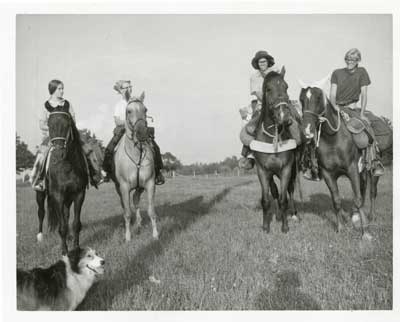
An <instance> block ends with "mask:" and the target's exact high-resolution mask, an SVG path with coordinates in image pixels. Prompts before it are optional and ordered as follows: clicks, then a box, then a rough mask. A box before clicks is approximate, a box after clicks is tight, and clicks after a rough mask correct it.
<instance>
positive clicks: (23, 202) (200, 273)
mask: <svg viewBox="0 0 400 322" xmlns="http://www.w3.org/2000/svg"><path fill="white" fill-rule="evenodd" d="M301 182H302V185H303V194H304V203H302V204H301V203H299V202H298V207H299V210H300V211H299V214H300V216H301V219H302V220H301V221H300V222H294V221H289V227H290V231H289V233H288V234H282V233H281V231H280V226H281V224H280V223H278V222H276V221H275V220H274V221H273V223H272V225H271V233H270V234H265V233H264V232H263V231H262V229H261V223H262V211H261V208H260V205H259V204H260V203H259V200H260V186H259V183H258V179H257V178H256V176H248V177H226V178H224V177H220V178H191V177H177V178H175V179H173V180H168V181H167V183H166V184H165V185H164V186H161V187H160V188H158V190H157V195H156V204H157V212H158V216H159V228H160V232H161V234H160V240H159V241H154V240H153V239H152V237H151V227H150V226H151V225H150V223H149V220H148V219H147V215H146V212H145V211H143V212H142V214H143V215H144V217H145V219H146V220H145V223H147V224H146V226H145V228H144V229H143V230H142V232H141V234H140V235H133V239H132V241H131V242H129V243H125V241H124V227H123V217H122V210H121V207H120V204H119V201H118V198H117V195H116V193H115V191H114V188H113V185H112V184H106V185H103V186H101V187H100V189H99V190H98V191H96V190H95V189H90V190H89V191H88V194H87V197H86V200H85V203H84V207H83V213H82V222H83V229H82V232H81V245H83V246H90V247H92V248H94V249H96V250H97V251H98V252H99V254H100V255H102V256H103V257H104V258H105V260H106V273H105V275H104V276H102V277H101V278H100V279H99V281H98V282H97V283H96V284H95V285H94V286H93V288H92V289H91V290H90V291H89V293H88V295H87V298H86V299H85V301H84V302H83V303H82V304H81V305H80V307H79V309H80V310H284V309H291V310H296V309H298V310H305V309H314V310H318V309H322V310H339V309H340V310H359V309H367V310H369V309H374V310H376V309H377V310H382V309H386V310H387V309H391V308H392V275H393V272H392V249H393V248H392V173H391V172H390V170H389V171H388V172H387V173H386V175H385V176H384V178H382V179H381V182H380V183H379V194H378V199H377V207H376V209H377V219H376V220H375V222H373V223H372V224H371V225H370V233H371V235H372V236H373V241H372V242H366V241H362V240H361V238H360V232H358V231H356V230H355V229H353V228H352V226H351V224H350V223H348V224H347V225H346V226H345V227H344V229H343V231H342V232H341V233H340V234H336V233H335V232H334V229H333V223H334V218H335V216H334V214H333V211H332V203H331V200H330V196H329V194H328V189H327V187H326V185H325V183H324V182H321V183H312V182H306V181H304V180H302V181H301ZM340 187H341V195H342V196H346V198H348V196H351V192H350V191H351V190H350V184H349V182H348V181H346V180H343V181H341V182H340ZM350 202H351V200H350V199H345V200H344V204H345V206H346V208H347V209H350V207H351V203H350ZM143 203H144V201H143ZM17 233H18V235H17V264H18V267H20V268H24V269H28V268H32V267H33V266H47V265H49V264H51V263H53V262H55V261H56V260H58V259H59V258H60V242H59V236H58V233H56V234H49V233H46V234H45V239H44V241H43V243H42V244H41V245H39V244H37V243H36V240H35V236H36V233H37V215H36V203H35V198H34V192H33V191H32V190H31V188H30V187H28V186H26V185H22V184H17ZM150 276H154V277H155V279H157V280H159V281H160V283H154V282H151V281H150V280H149V277H150Z"/></svg>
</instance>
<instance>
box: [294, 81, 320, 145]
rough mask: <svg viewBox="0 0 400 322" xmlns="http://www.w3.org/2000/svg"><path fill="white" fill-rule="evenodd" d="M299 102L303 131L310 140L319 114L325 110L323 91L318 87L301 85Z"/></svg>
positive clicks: (313, 134)
mask: <svg viewBox="0 0 400 322" xmlns="http://www.w3.org/2000/svg"><path fill="white" fill-rule="evenodd" d="M300 103H301V108H302V111H303V125H302V126H303V132H304V135H305V137H306V139H308V140H311V139H312V138H314V136H315V131H316V129H317V123H318V122H319V116H321V115H322V114H324V112H325V107H326V98H325V93H324V92H323V90H322V89H320V88H318V87H310V86H306V87H303V88H302V89H301V92H300Z"/></svg>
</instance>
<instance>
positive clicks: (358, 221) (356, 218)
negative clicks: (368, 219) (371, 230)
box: [351, 212, 361, 229]
mask: <svg viewBox="0 0 400 322" xmlns="http://www.w3.org/2000/svg"><path fill="white" fill-rule="evenodd" d="M351 222H352V223H353V226H354V228H356V229H360V228H361V218H360V214H359V213H358V212H355V213H354V214H353V216H352V217H351Z"/></svg>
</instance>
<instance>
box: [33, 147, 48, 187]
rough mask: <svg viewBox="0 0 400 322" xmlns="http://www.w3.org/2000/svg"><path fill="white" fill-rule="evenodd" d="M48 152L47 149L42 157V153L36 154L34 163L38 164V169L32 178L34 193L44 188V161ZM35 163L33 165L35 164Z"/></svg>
mask: <svg viewBox="0 0 400 322" xmlns="http://www.w3.org/2000/svg"><path fill="white" fill-rule="evenodd" d="M48 153H49V150H48V149H47V150H46V152H45V153H44V155H43V154H42V153H40V154H38V156H37V159H36V162H37V163H38V169H39V171H37V172H36V173H35V177H34V178H32V188H33V189H34V190H36V191H44V190H46V187H45V180H44V179H45V174H46V160H47V157H48ZM36 162H35V163H36Z"/></svg>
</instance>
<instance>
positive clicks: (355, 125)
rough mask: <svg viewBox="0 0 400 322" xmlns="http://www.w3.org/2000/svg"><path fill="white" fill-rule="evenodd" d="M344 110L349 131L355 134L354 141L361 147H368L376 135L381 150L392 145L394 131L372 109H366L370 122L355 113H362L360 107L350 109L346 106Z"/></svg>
mask: <svg viewBox="0 0 400 322" xmlns="http://www.w3.org/2000/svg"><path fill="white" fill-rule="evenodd" d="M344 112H345V113H346V114H345V113H343V112H341V115H342V119H343V121H344V123H345V125H346V127H347V129H348V130H349V132H350V133H352V134H353V140H354V143H355V144H356V145H357V147H358V148H359V149H365V148H367V147H368V145H369V144H371V143H372V142H373V141H374V137H375V139H376V143H377V145H378V147H379V150H381V151H385V150H387V149H390V148H391V147H392V144H393V131H392V129H391V128H390V125H389V124H388V123H387V122H386V121H385V120H384V119H382V118H381V117H378V116H376V115H375V114H373V113H372V112H370V111H365V116H366V117H368V120H369V121H370V124H368V123H366V122H365V121H363V120H361V118H360V117H358V116H356V115H355V114H356V113H357V114H359V113H360V109H356V110H349V109H347V108H345V109H344Z"/></svg>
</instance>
